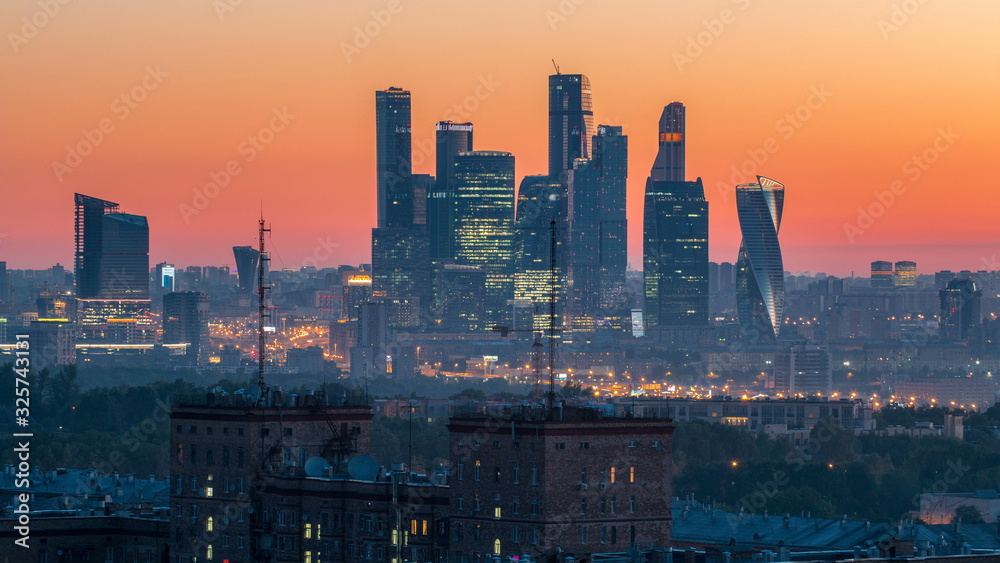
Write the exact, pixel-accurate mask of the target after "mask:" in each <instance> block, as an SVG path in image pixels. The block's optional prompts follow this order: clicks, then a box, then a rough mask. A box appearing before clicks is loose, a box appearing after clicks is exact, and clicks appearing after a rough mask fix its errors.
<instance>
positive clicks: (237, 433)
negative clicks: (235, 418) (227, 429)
mask: <svg viewBox="0 0 1000 563" xmlns="http://www.w3.org/2000/svg"><path fill="white" fill-rule="evenodd" d="M236 435H237V436H242V435H243V429H242V428H237V429H236Z"/></svg>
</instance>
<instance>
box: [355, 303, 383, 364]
mask: <svg viewBox="0 0 1000 563" xmlns="http://www.w3.org/2000/svg"><path fill="white" fill-rule="evenodd" d="M359 317H360V318H359V320H358V332H357V344H356V345H355V346H354V347H352V348H351V352H350V354H351V376H352V377H358V378H364V379H368V378H372V377H380V376H383V375H385V374H386V371H387V369H388V364H387V362H386V345H387V344H388V342H389V319H388V307H387V304H386V302H384V301H369V302H368V303H363V304H362V305H361V312H360V314H359Z"/></svg>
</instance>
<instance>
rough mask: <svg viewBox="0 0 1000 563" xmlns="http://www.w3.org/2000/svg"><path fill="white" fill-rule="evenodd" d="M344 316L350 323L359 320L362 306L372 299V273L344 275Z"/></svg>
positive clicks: (360, 272)
mask: <svg viewBox="0 0 1000 563" xmlns="http://www.w3.org/2000/svg"><path fill="white" fill-rule="evenodd" d="M342 287H343V301H342V303H343V315H342V317H343V318H344V319H347V320H349V321H356V320H358V316H359V315H360V314H361V304H362V303H367V302H368V301H370V300H371V298H372V276H371V272H365V271H363V270H362V271H353V272H344V274H343V284H342Z"/></svg>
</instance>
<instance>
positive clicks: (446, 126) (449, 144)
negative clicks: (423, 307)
mask: <svg viewBox="0 0 1000 563" xmlns="http://www.w3.org/2000/svg"><path fill="white" fill-rule="evenodd" d="M436 129H437V131H436V133H437V143H436V146H437V150H436V153H435V159H436V165H437V167H436V172H435V173H436V174H437V178H436V181H435V184H434V188H433V190H431V192H430V193H429V194H428V196H427V229H428V231H429V235H430V239H431V243H430V244H431V259H433V260H438V261H448V260H453V259H454V254H455V253H454V246H455V229H454V225H453V223H454V204H455V201H454V194H455V157H456V156H458V154H459V153H461V152H466V151H471V150H472V124H471V123H452V122H451V121H439V122H438V124H437V127H436Z"/></svg>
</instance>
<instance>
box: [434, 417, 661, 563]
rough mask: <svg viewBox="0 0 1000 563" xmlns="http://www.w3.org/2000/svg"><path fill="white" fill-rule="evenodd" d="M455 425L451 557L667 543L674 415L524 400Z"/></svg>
mask: <svg viewBox="0 0 1000 563" xmlns="http://www.w3.org/2000/svg"><path fill="white" fill-rule="evenodd" d="M448 429H449V432H450V436H451V451H452V468H451V473H452V475H451V483H450V487H449V488H450V493H451V506H450V508H451V518H450V526H451V537H452V542H451V552H452V559H451V560H452V561H456V562H461V563H464V562H467V561H477V560H482V558H483V557H490V556H496V555H499V556H501V557H502V558H506V557H508V556H517V555H521V554H528V555H530V556H532V557H533V558H537V557H540V556H551V555H552V554H554V553H556V552H557V551H561V552H562V553H578V554H588V553H601V552H615V551H627V550H628V549H629V547H630V546H632V545H635V544H641V545H644V546H646V545H652V546H656V547H666V546H668V545H670V528H671V516H670V501H671V498H672V484H671V483H672V482H671V454H670V452H671V449H670V448H671V441H670V440H671V435H672V432H673V425H672V423H671V422H670V421H669V420H665V419H641V418H632V417H631V416H628V417H625V416H622V417H615V416H612V415H606V414H605V413H604V412H602V411H601V410H599V409H596V408H589V407H563V408H553V409H551V410H549V409H544V408H541V407H531V406H523V407H514V408H509V407H508V408H499V409H489V410H487V409H481V410H479V411H478V412H470V413H466V414H463V415H460V416H453V417H452V418H451V421H450V424H449V425H448ZM541 560H545V559H544V557H543V558H542V559H541Z"/></svg>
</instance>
